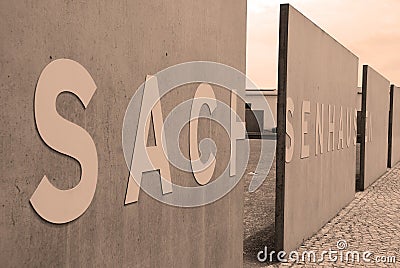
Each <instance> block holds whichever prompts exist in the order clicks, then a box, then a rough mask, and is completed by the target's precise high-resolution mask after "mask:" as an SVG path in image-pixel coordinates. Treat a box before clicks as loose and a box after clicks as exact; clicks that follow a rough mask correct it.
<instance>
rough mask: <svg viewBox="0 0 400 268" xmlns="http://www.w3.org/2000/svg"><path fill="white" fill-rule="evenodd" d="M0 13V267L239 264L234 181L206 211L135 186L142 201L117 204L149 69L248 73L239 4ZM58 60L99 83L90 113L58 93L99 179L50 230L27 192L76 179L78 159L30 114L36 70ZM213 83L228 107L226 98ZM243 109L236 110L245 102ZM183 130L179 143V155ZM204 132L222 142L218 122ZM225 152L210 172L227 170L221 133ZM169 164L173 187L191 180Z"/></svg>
mask: <svg viewBox="0 0 400 268" xmlns="http://www.w3.org/2000/svg"><path fill="white" fill-rule="evenodd" d="M0 17H1V24H0V35H1V37H2V40H1V53H0V63H1V73H0V81H1V85H0V89H1V95H0V103H1V108H0V109H1V114H2V116H1V119H0V125H1V141H2V144H1V155H2V157H1V170H2V178H1V179H0V187H1V191H2V194H1V195H0V204H1V207H0V209H1V215H2V217H1V219H0V237H1V242H0V260H1V266H2V267H9V266H12V267H23V266H31V267H59V266H66V267H80V266H82V267H86V266H93V267H110V266H117V267H162V266H164V267H235V266H237V265H238V264H241V263H242V239H243V238H242V218H243V217H242V214H243V188H242V186H241V183H239V184H238V185H237V187H236V188H234V189H233V190H232V191H231V192H230V193H229V194H228V195H227V196H225V197H223V198H222V199H220V200H218V201H216V202H214V203H212V204H210V205H207V206H205V207H199V208H176V207H171V206H168V205H165V204H162V203H160V202H158V201H156V200H154V199H153V198H151V197H150V196H148V195H147V194H146V193H144V192H141V193H140V196H139V202H137V203H134V204H130V205H127V206H124V199H125V192H126V187H127V180H128V169H127V166H126V164H125V159H124V155H123V151H122V138H121V135H122V134H121V133H122V123H123V118H124V114H125V109H126V107H127V105H128V103H129V100H130V98H131V97H132V96H133V94H134V93H135V90H136V89H137V88H138V87H139V85H140V84H142V83H143V82H144V80H145V77H146V75H149V74H155V73H156V72H158V71H160V70H162V69H163V68H166V67H169V66H171V65H174V64H178V63H182V62H185V61H194V60H203V61H215V62H220V63H223V64H227V65H230V66H232V67H234V68H236V69H238V70H240V71H242V72H244V73H245V64H246V60H245V53H246V1H242V0H235V1H230V2H229V4H227V3H226V2H225V1H218V0H217V1H210V0H206V1H187V0H179V1H173V2H171V1H159V0H150V1H127V2H125V1H124V2H121V1H116V2H114V1H113V2H111V1H89V2H86V1H20V0H17V1H1V3H0ZM60 58H69V59H72V60H75V61H77V62H79V63H80V64H82V65H83V66H84V67H85V68H86V69H87V71H88V72H89V73H90V74H91V76H92V77H93V80H94V81H95V83H96V85H97V90H96V92H95V94H94V96H93V98H92V99H91V101H90V103H89V105H88V107H87V109H83V106H82V104H81V103H80V101H79V100H78V98H77V97H76V96H73V95H71V94H65V93H63V94H61V95H60V96H59V97H58V100H57V110H58V112H59V113H60V114H61V115H62V116H63V117H64V118H66V119H67V120H69V121H71V122H73V123H75V124H77V125H79V126H81V127H83V128H84V129H85V130H86V131H87V132H88V133H89V134H90V136H91V137H92V138H93V140H94V143H95V145H96V148H97V154H98V161H99V170H98V171H99V176H98V181H97V188H96V192H95V195H94V198H93V200H92V203H91V205H90V206H89V208H88V209H87V211H86V212H85V213H84V214H83V215H82V216H81V217H80V218H78V219H77V220H75V221H73V222H70V223H67V224H62V225H56V224H51V223H48V222H46V221H44V220H43V219H41V218H40V217H39V216H38V215H37V214H36V213H35V211H34V210H33V209H32V207H31V206H30V204H29V199H30V197H31V196H32V194H33V192H34V191H35V189H36V188H37V186H38V184H39V182H40V181H41V179H42V177H43V176H44V175H46V176H47V177H48V178H49V179H50V181H51V182H52V184H53V185H54V186H56V187H57V188H59V189H69V188H71V187H73V186H75V185H76V184H77V183H78V182H79V178H80V172H81V171H80V166H79V163H78V162H77V161H75V160H74V159H72V158H70V157H66V156H64V155H61V154H59V153H56V152H55V151H53V150H51V149H50V148H49V147H47V146H46V145H45V144H44V143H43V141H42V140H41V138H40V136H39V134H38V132H37V129H36V126H35V121H34V110H33V103H34V93H35V87H36V83H37V81H38V78H39V75H40V73H41V71H42V70H43V68H44V67H45V66H46V65H47V64H48V63H50V62H51V61H52V60H54V59H60ZM196 86H197V85H196ZM196 86H186V87H182V89H181V90H180V91H178V92H179V93H176V94H175V95H174V96H172V97H171V96H170V97H168V96H167V97H166V99H165V100H164V101H163V102H162V107H163V111H164V112H165V114H167V113H168V111H170V110H171V109H172V108H173V107H175V106H176V104H177V103H178V102H180V101H183V100H185V99H190V98H192V97H193V96H194V90H195V88H196ZM213 88H214V91H215V95H216V97H217V98H218V99H219V100H221V101H224V102H226V103H227V104H229V94H227V92H226V91H224V90H222V89H219V88H217V87H213ZM243 90H244V88H243ZM240 114H241V115H242V116H244V105H241V108H240ZM185 131H186V132H184V133H183V135H182V137H181V139H180V141H181V143H182V144H183V146H182V150H183V151H184V153H186V154H187V153H188V150H189V149H188V145H187V143H188V132H187V129H186V130H185ZM201 132H202V133H200V135H206V134H207V133H208V134H209V135H210V136H211V137H212V138H213V139H214V140H215V141H216V144H217V146H218V148H221V144H222V145H226V141H227V140H226V139H227V137H226V136H224V135H220V134H218V133H220V130H219V129H218V128H217V127H211V129H209V130H207V131H205V130H204V131H201ZM203 132H207V133H203ZM222 148H226V146H225V147H222ZM227 148H228V149H219V151H218V155H217V170H216V174H220V173H221V170H222V169H223V168H225V167H226V165H227V162H226V158H227V157H226V155H227V154H228V153H229V151H228V150H229V140H228V147H227ZM171 169H172V171H171V172H172V180H173V182H174V183H176V184H182V185H192V186H195V185H197V184H196V183H195V181H194V178H193V175H192V174H190V173H182V172H179V171H177V170H175V169H173V168H171ZM153 175H154V174H153ZM153 175H149V176H153ZM156 175H157V174H156Z"/></svg>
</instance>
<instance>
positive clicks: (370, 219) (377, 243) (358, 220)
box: [268, 164, 400, 267]
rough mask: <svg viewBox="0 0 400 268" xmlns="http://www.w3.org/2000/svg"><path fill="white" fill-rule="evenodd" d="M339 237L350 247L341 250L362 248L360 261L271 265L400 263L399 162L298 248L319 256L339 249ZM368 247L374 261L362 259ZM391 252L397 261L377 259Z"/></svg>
mask: <svg viewBox="0 0 400 268" xmlns="http://www.w3.org/2000/svg"><path fill="white" fill-rule="evenodd" d="M339 240H345V241H346V243H347V248H346V249H345V250H342V251H341V252H344V253H346V252H347V251H359V252H360V254H361V257H360V258H361V260H360V262H357V261H356V262H353V263H351V262H346V261H344V262H340V261H339V262H336V263H335V262H330V261H329V257H328V256H326V258H325V261H324V262H322V263H320V264H319V265H317V264H315V263H310V262H305V263H297V264H294V263H283V264H279V265H278V264H274V265H269V266H268V267H277V266H280V267H288V266H289V267H319V266H324V267H400V164H398V165H397V166H396V167H395V168H393V169H391V170H390V171H388V172H387V173H386V174H385V175H383V176H382V177H381V178H380V179H379V180H378V181H377V182H375V183H374V184H373V185H371V186H370V187H369V188H368V189H367V190H366V191H364V192H359V193H356V197H355V200H353V202H351V203H350V204H349V205H348V206H347V207H346V208H344V209H343V210H342V211H341V212H340V213H339V214H338V215H337V216H336V217H335V218H333V219H332V220H331V221H330V222H329V223H328V224H326V225H325V226H324V227H323V228H322V229H321V230H320V231H319V232H318V233H317V234H315V235H314V236H313V237H311V238H310V239H309V240H307V241H305V242H304V244H303V245H302V246H301V247H300V248H299V249H298V251H299V252H300V254H301V253H302V252H304V251H305V250H308V251H311V250H312V251H315V252H317V256H320V255H319V254H321V253H322V251H324V250H329V249H330V248H331V249H332V250H337V249H338V248H337V242H338V241H339ZM365 251H370V252H373V255H372V256H371V257H369V258H367V259H371V262H363V261H362V254H363V252H365ZM339 252H340V251H339ZM300 256H301V255H300ZM339 256H340V255H339ZM391 256H396V261H397V263H395V264H393V263H392V264H388V263H381V262H380V263H378V262H377V261H375V260H374V259H375V258H381V259H383V260H384V258H385V257H391ZM367 257H368V255H367ZM382 257H383V258H382ZM349 259H350V260H351V259H352V257H350V258H349ZM344 260H345V257H344Z"/></svg>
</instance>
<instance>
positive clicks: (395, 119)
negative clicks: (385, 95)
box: [388, 85, 400, 167]
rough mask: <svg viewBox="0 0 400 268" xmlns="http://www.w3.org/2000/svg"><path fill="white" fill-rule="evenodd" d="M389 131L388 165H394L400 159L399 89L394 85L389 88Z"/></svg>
mask: <svg viewBox="0 0 400 268" xmlns="http://www.w3.org/2000/svg"><path fill="white" fill-rule="evenodd" d="M390 90H391V92H390V97H391V100H390V102H391V103H390V108H391V119H390V118H389V124H391V132H390V133H389V136H388V138H389V148H388V150H389V155H388V158H389V159H388V161H389V162H388V167H394V166H395V165H396V163H397V162H399V161H400V149H399V148H400V89H399V88H398V87H396V86H395V85H391V88H390Z"/></svg>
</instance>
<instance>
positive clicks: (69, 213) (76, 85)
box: [30, 59, 98, 223]
mask: <svg viewBox="0 0 400 268" xmlns="http://www.w3.org/2000/svg"><path fill="white" fill-rule="evenodd" d="M65 91H68V92H71V93H73V94H75V95H76V96H77V97H78V98H79V99H80V100H81V101H82V103H83V105H84V107H85V108H86V107H87V105H88V104H89V102H90V99H91V98H92V96H93V94H94V92H95V91H96V84H95V83H94V81H93V78H92V77H91V76H90V74H89V73H88V71H87V70H86V69H85V68H84V67H83V66H82V65H80V64H79V63H77V62H75V61H73V60H68V59H59V60H55V61H53V62H51V63H49V64H48V65H47V66H46V67H45V68H44V70H43V71H42V73H41V75H40V77H39V81H38V83H37V86H36V92H35V119H36V126H37V128H38V131H39V134H40V136H41V137H42V139H43V141H44V142H45V143H46V144H47V145H48V146H49V147H51V148H52V149H54V150H55V151H58V152H60V153H62V154H65V155H68V156H71V157H73V158H75V159H76V160H78V161H79V163H80V165H81V171H82V174H81V180H80V182H79V184H78V185H76V186H75V187H74V188H72V189H69V190H59V189H57V188H56V187H54V186H53V185H52V184H51V183H50V182H49V180H48V179H47V177H46V176H44V177H43V179H42V180H41V182H40V184H39V186H38V187H37V189H36V191H35V192H34V193H33V195H32V197H31V199H30V202H31V204H32V206H33V208H34V209H35V211H36V212H37V213H38V214H39V215H40V216H41V217H42V218H43V219H45V220H47V221H49V222H52V223H67V222H69V221H73V220H75V219H77V218H78V217H79V216H81V215H82V214H83V213H84V212H85V211H86V209H87V208H88V207H89V205H90V203H91V202H92V199H93V196H94V193H95V191H96V183H97V173H98V159H97V151H96V146H95V144H94V142H93V140H92V138H91V137H90V135H89V134H88V133H87V132H86V131H85V130H84V129H83V128H81V127H79V126H77V125H75V124H73V123H71V122H70V121H68V120H66V119H64V118H62V117H61V116H60V115H59V114H58V113H57V109H56V99H57V96H58V95H59V94H60V93H61V92H65Z"/></svg>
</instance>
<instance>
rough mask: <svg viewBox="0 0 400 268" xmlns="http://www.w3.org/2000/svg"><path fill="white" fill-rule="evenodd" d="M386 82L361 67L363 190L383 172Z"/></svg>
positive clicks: (387, 108) (385, 135)
mask: <svg viewBox="0 0 400 268" xmlns="http://www.w3.org/2000/svg"><path fill="white" fill-rule="evenodd" d="M389 93H390V82H389V81H388V80H387V79H386V78H385V77H383V76H382V75H380V74H379V73H378V72H376V71H375V70H374V69H372V68H371V67H370V66H368V65H364V67H363V85H362V104H361V121H362V123H361V128H362V129H361V131H360V134H361V144H360V185H359V190H365V189H366V188H368V186H370V185H371V184H372V183H373V182H374V181H376V180H377V179H378V178H379V177H380V176H381V175H383V174H384V173H385V172H386V169H387V156H388V129H389V102H390V94H389Z"/></svg>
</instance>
